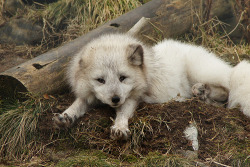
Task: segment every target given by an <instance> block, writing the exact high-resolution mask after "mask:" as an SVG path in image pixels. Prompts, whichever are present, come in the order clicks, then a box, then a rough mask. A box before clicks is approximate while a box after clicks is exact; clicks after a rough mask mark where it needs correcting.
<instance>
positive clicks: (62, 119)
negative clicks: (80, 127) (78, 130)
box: [52, 113, 74, 129]
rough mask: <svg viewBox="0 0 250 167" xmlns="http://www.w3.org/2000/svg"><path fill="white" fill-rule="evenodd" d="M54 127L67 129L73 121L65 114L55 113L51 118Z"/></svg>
mask: <svg viewBox="0 0 250 167" xmlns="http://www.w3.org/2000/svg"><path fill="white" fill-rule="evenodd" d="M52 120H53V123H54V127H55V128H57V129H67V128H69V127H71V126H72V124H73V122H74V121H73V119H72V118H71V117H70V116H69V115H68V114H66V113H64V114H59V113H55V114H54V117H53V118H52Z"/></svg>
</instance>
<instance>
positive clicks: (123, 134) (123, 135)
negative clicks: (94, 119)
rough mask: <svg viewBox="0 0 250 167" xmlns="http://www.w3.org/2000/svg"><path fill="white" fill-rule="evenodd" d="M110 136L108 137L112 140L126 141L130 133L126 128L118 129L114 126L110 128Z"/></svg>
mask: <svg viewBox="0 0 250 167" xmlns="http://www.w3.org/2000/svg"><path fill="white" fill-rule="evenodd" d="M110 129H111V134H110V137H111V139H113V140H128V138H129V137H130V135H131V133H130V130H129V129H128V128H120V127H117V126H115V125H113V126H111V128H110Z"/></svg>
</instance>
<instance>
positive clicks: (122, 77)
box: [119, 75, 127, 82]
mask: <svg viewBox="0 0 250 167" xmlns="http://www.w3.org/2000/svg"><path fill="white" fill-rule="evenodd" d="M126 78H127V77H125V76H123V75H122V76H120V78H119V80H120V82H122V81H124V80H125V79H126Z"/></svg>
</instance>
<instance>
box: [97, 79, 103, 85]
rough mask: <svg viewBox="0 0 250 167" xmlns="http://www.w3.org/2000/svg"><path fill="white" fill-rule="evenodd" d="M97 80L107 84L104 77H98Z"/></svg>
mask: <svg viewBox="0 0 250 167" xmlns="http://www.w3.org/2000/svg"><path fill="white" fill-rule="evenodd" d="M96 80H97V81H98V82H100V83H102V84H105V80H104V79H102V78H97V79H96Z"/></svg>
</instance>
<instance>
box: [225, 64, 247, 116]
mask: <svg viewBox="0 0 250 167" xmlns="http://www.w3.org/2000/svg"><path fill="white" fill-rule="evenodd" d="M228 102H229V103H228V107H229V108H233V107H237V106H240V107H241V110H242V112H243V113H244V114H245V115H247V116H248V117H250V64H249V63H248V62H246V61H242V62H241V63H239V64H238V65H237V66H235V67H234V68H233V71H232V74H231V79H230V92H229V100H228Z"/></svg>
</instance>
